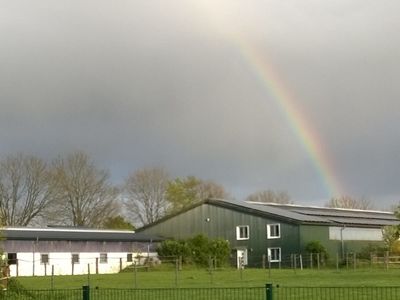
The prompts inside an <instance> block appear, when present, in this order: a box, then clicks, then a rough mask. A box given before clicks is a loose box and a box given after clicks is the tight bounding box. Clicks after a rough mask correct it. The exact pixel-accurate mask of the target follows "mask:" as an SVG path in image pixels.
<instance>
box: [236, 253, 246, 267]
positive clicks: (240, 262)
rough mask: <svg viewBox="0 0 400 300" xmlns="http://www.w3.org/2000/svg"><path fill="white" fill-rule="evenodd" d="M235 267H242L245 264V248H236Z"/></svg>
mask: <svg viewBox="0 0 400 300" xmlns="http://www.w3.org/2000/svg"><path fill="white" fill-rule="evenodd" d="M236 255H237V256H236V261H237V268H238V269H240V268H244V266H247V249H241V250H239V249H238V250H236Z"/></svg>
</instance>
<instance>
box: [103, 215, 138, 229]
mask: <svg viewBox="0 0 400 300" xmlns="http://www.w3.org/2000/svg"><path fill="white" fill-rule="evenodd" d="M102 227H103V228H106V229H121V230H134V229H135V226H133V225H132V224H131V223H129V222H128V221H126V220H125V219H124V217H122V216H120V215H118V216H116V217H108V218H107V219H105V220H104V223H103V226H102Z"/></svg>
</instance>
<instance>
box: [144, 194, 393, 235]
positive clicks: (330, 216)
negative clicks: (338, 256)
mask: <svg viewBox="0 0 400 300" xmlns="http://www.w3.org/2000/svg"><path fill="white" fill-rule="evenodd" d="M203 204H210V205H214V206H220V207H224V208H227V209H232V210H236V211H240V212H245V213H249V214H253V215H258V216H262V217H270V218H274V219H278V220H284V221H286V222H292V223H300V224H318V225H330V226H335V225H336V226H343V225H347V226H362V227H373V228H379V227H382V226H386V225H398V224H399V223H400V221H399V220H398V219H397V218H396V216H395V215H394V214H393V213H391V212H381V211H366V210H349V209H329V208H324V207H310V206H300V205H283V204H275V203H260V202H245V201H237V200H224V199H206V200H204V201H201V202H198V203H195V204H193V205H192V206H189V207H187V208H185V209H183V210H182V211H179V212H177V213H175V214H173V215H169V216H166V217H164V218H162V219H160V220H158V221H156V222H154V223H151V224H148V225H145V226H143V227H141V228H139V229H137V231H143V230H145V229H147V228H149V227H152V226H154V225H156V224H160V223H162V222H164V221H165V220H167V219H171V218H174V217H175V216H177V215H179V214H182V213H184V212H186V211H188V210H191V209H193V208H194V207H197V206H200V205H203Z"/></svg>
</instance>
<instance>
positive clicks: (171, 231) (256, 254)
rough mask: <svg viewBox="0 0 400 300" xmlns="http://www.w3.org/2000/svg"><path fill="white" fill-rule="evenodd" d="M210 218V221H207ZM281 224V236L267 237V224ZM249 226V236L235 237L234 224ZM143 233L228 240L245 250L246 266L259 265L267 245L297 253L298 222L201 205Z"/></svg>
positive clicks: (285, 252) (286, 252)
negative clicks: (204, 236)
mask: <svg viewBox="0 0 400 300" xmlns="http://www.w3.org/2000/svg"><path fill="white" fill-rule="evenodd" d="M207 220H209V221H207ZM276 223H279V224H281V238H279V239H267V233H266V232H267V231H266V226H267V224H276ZM239 225H249V226H250V239H249V240H237V239H236V226H239ZM143 233H146V234H157V235H160V236H163V237H166V238H168V237H169V238H171V237H173V238H175V239H183V238H189V237H192V236H194V235H196V234H200V233H202V234H205V235H207V236H209V237H212V238H223V239H226V240H229V242H230V244H231V247H232V248H233V249H235V248H239V249H240V248H246V249H248V260H249V265H253V266H261V262H262V255H263V254H266V253H267V248H268V247H280V248H282V255H290V254H291V253H298V252H299V225H297V224H291V223H283V222H282V221H279V220H276V219H272V218H263V217H260V216H254V215H252V214H247V213H243V212H239V211H235V210H231V209H227V208H224V207H219V206H214V205H210V204H203V205H201V206H197V207H195V208H193V209H191V210H189V211H186V212H184V213H182V214H179V215H177V216H175V217H173V218H170V219H166V220H165V221H163V222H161V223H159V224H155V225H153V226H151V227H148V228H146V229H144V231H143Z"/></svg>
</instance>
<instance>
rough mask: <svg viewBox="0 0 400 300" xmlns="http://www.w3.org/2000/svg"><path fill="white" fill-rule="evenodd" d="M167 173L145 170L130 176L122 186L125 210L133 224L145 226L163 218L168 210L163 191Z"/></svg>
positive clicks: (154, 169)
mask: <svg viewBox="0 0 400 300" xmlns="http://www.w3.org/2000/svg"><path fill="white" fill-rule="evenodd" d="M168 181H169V175H168V173H167V172H166V171H165V170H164V169H162V168H147V169H146V168H145V169H141V170H138V171H136V172H135V173H133V174H131V175H130V176H129V177H128V178H127V179H126V180H125V185H124V191H125V201H124V204H125V208H126V209H127V211H128V213H129V214H130V217H132V219H133V221H134V222H135V223H140V225H146V224H149V223H152V222H155V221H157V220H158V219H160V218H161V217H163V216H164V215H165V213H166V211H167V209H168V201H167V200H166V197H165V191H166V188H167V184H168Z"/></svg>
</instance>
